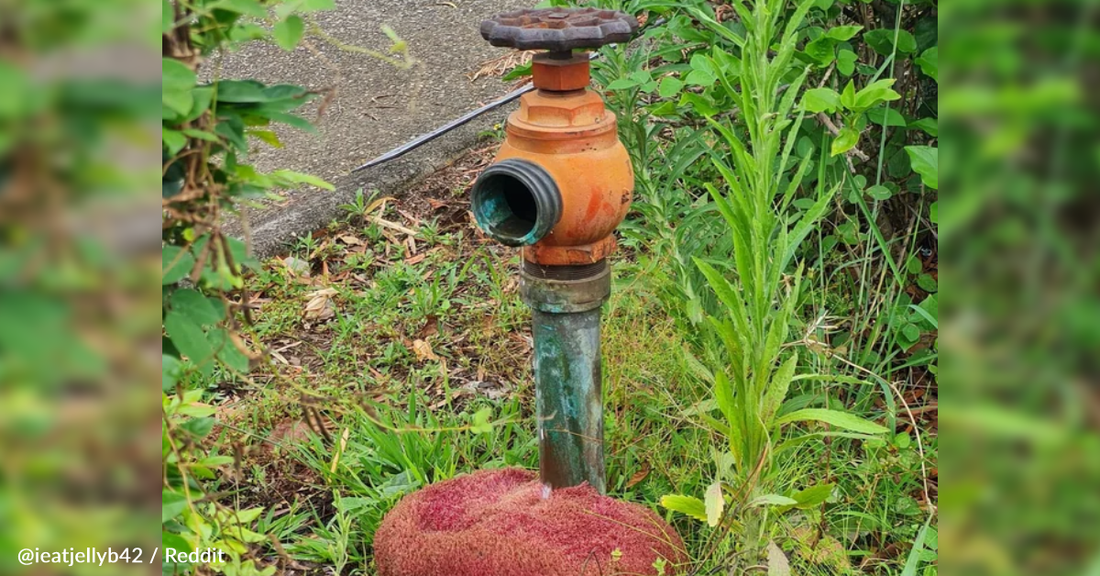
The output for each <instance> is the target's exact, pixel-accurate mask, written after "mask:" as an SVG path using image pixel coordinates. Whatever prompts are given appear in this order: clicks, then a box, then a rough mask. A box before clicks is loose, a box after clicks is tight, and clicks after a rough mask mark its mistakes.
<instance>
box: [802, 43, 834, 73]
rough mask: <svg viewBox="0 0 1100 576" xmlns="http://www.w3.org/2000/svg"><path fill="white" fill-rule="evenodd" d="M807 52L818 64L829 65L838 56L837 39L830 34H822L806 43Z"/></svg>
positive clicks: (821, 65)
mask: <svg viewBox="0 0 1100 576" xmlns="http://www.w3.org/2000/svg"><path fill="white" fill-rule="evenodd" d="M805 53H806V55H807V56H809V57H810V59H811V60H813V61H814V62H815V63H816V64H817V65H818V66H820V67H825V66H828V65H829V64H831V63H832V62H833V59H834V58H835V57H836V40H833V39H832V38H829V37H828V36H822V37H820V38H818V39H817V40H814V41H812V42H810V43H808V44H806V49H805Z"/></svg>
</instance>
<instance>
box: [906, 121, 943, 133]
mask: <svg viewBox="0 0 1100 576" xmlns="http://www.w3.org/2000/svg"><path fill="white" fill-rule="evenodd" d="M909 127H910V128H916V129H918V130H922V131H924V133H925V134H928V135H929V136H931V137H933V138H936V137H938V136H939V135H940V123H939V121H938V120H936V119H935V118H921V119H920V120H914V121H913V122H910V123H909Z"/></svg>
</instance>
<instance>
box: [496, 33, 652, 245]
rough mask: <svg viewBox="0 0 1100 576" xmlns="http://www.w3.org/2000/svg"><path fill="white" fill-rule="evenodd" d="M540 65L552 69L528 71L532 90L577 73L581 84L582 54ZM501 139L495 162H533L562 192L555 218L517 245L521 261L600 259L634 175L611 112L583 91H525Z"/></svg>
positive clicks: (620, 217)
mask: <svg viewBox="0 0 1100 576" xmlns="http://www.w3.org/2000/svg"><path fill="white" fill-rule="evenodd" d="M543 60H544V61H548V62H551V64H546V65H541V66H540V65H537V66H535V67H534V73H535V84H536V85H537V86H545V85H563V86H570V87H571V86H573V85H575V84H573V83H575V82H576V81H577V78H578V77H580V76H583V77H584V81H585V84H587V83H588V58H587V55H586V54H583V53H582V54H580V55H579V56H573V57H572V58H570V59H568V60H558V61H556V62H555V61H554V59H552V58H549V57H545V58H543ZM571 70H572V71H571ZM548 77H549V79H548ZM571 82H573V83H571ZM506 134H507V137H506V138H505V141H504V144H503V145H502V146H501V148H500V152H499V153H498V154H497V157H496V161H497V162H499V161H501V160H505V159H508V158H519V159H523V160H527V161H529V162H531V163H533V164H536V165H538V166H540V167H542V168H543V169H544V170H545V171H546V172H547V173H548V174H549V175H550V177H551V178H553V179H554V181H555V182H556V184H557V187H558V190H559V191H560V193H561V205H562V212H561V219H560V220H559V221H558V223H557V225H556V226H554V227H553V228H552V229H551V230H550V232H549V233H548V234H546V235H545V236H543V237H542V238H541V239H539V240H538V241H537V242H535V243H534V244H531V245H528V246H526V247H525V248H524V250H523V255H524V258H525V259H526V260H528V261H529V262H533V263H536V264H540V265H543V266H554V265H578V264H591V263H595V262H598V261H600V260H602V259H604V258H606V257H607V256H608V255H609V254H610V253H611V252H612V251H613V250H614V248H615V239H614V236H613V235H612V233H613V232H614V230H615V228H616V227H617V226H618V225H619V223H621V222H622V221H623V218H625V217H626V214H627V212H628V211H629V210H630V202H631V200H632V199H633V192H634V170H633V168H632V167H631V165H630V156H629V154H628V153H627V151H626V148H625V147H624V146H623V145H622V143H621V142H620V141H619V138H618V134H617V131H616V123H615V115H614V114H613V113H611V112H609V111H607V110H606V108H605V107H604V104H603V100H602V99H601V98H600V96H599V95H598V94H596V93H595V92H593V91H592V90H589V89H587V88H584V87H582V88H581V89H570V90H562V91H558V90H548V89H541V88H540V89H539V90H537V91H535V92H532V93H529V94H525V95H524V96H523V98H521V99H520V109H519V110H517V111H516V112H514V113H512V115H511V116H509V118H508V123H507V127H506Z"/></svg>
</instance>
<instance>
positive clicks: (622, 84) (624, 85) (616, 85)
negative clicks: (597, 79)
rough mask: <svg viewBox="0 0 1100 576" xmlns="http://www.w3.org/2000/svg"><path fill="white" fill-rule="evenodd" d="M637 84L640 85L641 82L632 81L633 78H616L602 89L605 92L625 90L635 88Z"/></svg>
mask: <svg viewBox="0 0 1100 576" xmlns="http://www.w3.org/2000/svg"><path fill="white" fill-rule="evenodd" d="M639 84H641V82H638V81H636V80H634V79H633V78H629V77H627V78H618V79H616V80H612V81H611V83H610V84H608V85H607V86H606V87H605V88H604V89H605V90H627V89H629V88H634V87H635V86H638V85H639Z"/></svg>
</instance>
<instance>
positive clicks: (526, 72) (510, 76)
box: [500, 62, 532, 82]
mask: <svg viewBox="0 0 1100 576" xmlns="http://www.w3.org/2000/svg"><path fill="white" fill-rule="evenodd" d="M531 74H532V72H531V63H530V62H528V63H526V64H520V65H519V66H516V67H515V68H512V69H511V70H510V71H509V72H508V73H507V74H505V75H504V76H502V77H501V78H500V79H501V81H504V82H511V81H512V80H518V79H520V78H523V77H524V76H530V75H531Z"/></svg>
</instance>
